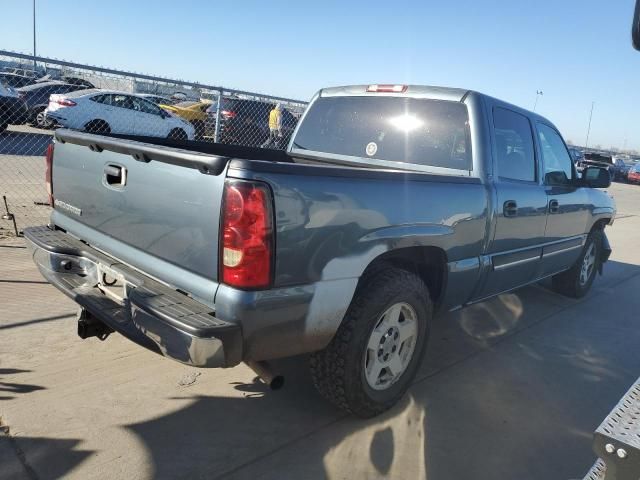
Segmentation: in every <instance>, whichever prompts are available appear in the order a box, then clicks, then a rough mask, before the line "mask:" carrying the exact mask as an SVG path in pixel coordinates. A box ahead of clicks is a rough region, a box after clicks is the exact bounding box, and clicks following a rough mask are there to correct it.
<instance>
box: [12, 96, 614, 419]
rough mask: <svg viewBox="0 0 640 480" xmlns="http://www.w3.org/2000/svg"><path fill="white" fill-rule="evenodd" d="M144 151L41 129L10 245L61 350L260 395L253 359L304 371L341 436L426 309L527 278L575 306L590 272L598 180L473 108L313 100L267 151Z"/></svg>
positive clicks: (501, 114) (534, 130)
mask: <svg viewBox="0 0 640 480" xmlns="http://www.w3.org/2000/svg"><path fill="white" fill-rule="evenodd" d="M145 142H146V143H139V142H135V141H132V140H130V139H117V138H105V137H103V136H100V135H91V134H87V133H84V132H76V131H70V130H58V131H57V132H56V143H55V147H52V148H51V149H50V150H49V152H48V155H47V165H48V168H47V172H48V177H47V184H48V188H49V191H50V192H52V194H53V197H55V199H54V200H53V201H52V202H53V205H54V209H53V213H52V215H51V219H50V223H49V226H42V227H35V228H27V229H25V237H26V238H27V243H28V244H29V247H30V249H31V251H32V256H33V259H34V261H35V262H36V264H37V265H38V268H39V269H40V271H41V272H42V274H43V275H44V277H45V278H46V279H47V280H48V281H49V282H51V283H52V284H53V285H54V286H56V287H57V288H59V289H60V290H61V291H62V292H63V293H65V294H66V295H68V296H69V297H71V298H72V299H73V300H74V301H76V302H77V303H78V304H79V305H80V306H81V308H82V310H81V313H80V315H79V322H78V333H79V334H80V336H81V337H82V338H87V337H91V336H98V337H99V338H101V339H104V338H106V337H107V336H108V335H109V334H110V333H112V332H114V331H115V332H119V333H121V334H122V335H124V336H125V337H128V338H129V339H131V340H133V341H134V342H136V343H137V344H139V345H141V346H143V347H146V348H149V349H150V350H152V351H155V352H157V353H159V354H161V355H164V356H166V357H169V358H172V359H175V360H177V361H179V362H183V363H185V364H188V365H191V366H195V367H231V366H233V365H236V364H238V363H239V362H241V361H243V360H244V361H245V362H247V363H248V364H249V366H251V367H252V368H253V369H254V370H255V371H256V372H257V373H258V374H259V375H260V376H261V378H262V379H263V380H265V381H266V382H268V383H270V384H271V385H272V386H277V384H279V383H281V382H280V381H281V379H280V378H279V377H278V376H276V375H275V373H277V372H275V371H274V370H273V367H272V366H270V365H269V363H268V362H267V361H268V360H271V359H274V358H279V357H287V356H292V355H298V354H303V353H311V356H310V367H311V376H312V378H313V382H314V383H315V385H316V387H317V388H318V389H319V391H320V392H321V393H322V394H323V395H324V396H325V397H326V398H327V399H329V400H330V401H332V402H334V403H335V404H336V405H337V406H339V407H340V408H343V409H346V410H347V411H349V412H352V413H354V414H357V415H360V416H363V417H370V416H373V415H376V414H379V413H381V412H382V411H384V410H386V409H388V408H390V407H391V406H392V405H393V404H394V403H395V402H397V401H398V400H399V398H400V397H401V396H402V395H403V394H404V392H406V390H407V389H408V388H409V386H410V385H411V383H412V381H413V379H414V377H415V375H416V372H417V371H418V369H419V367H420V364H421V362H422V359H423V357H424V353H425V350H426V345H427V339H428V337H429V331H430V329H431V327H432V322H433V316H434V312H435V311H437V310H442V311H447V310H451V309H458V308H460V307H463V306H466V305H469V304H472V303H475V302H479V301H482V300H484V299H487V298H489V297H492V296H494V295H498V294H500V293H502V292H505V291H509V290H512V289H515V288H518V287H521V286H523V285H526V284H529V283H533V282H537V281H539V280H540V279H542V278H545V277H552V285H553V288H554V289H555V290H557V291H558V292H561V293H562V294H565V295H568V296H572V297H582V296H583V295H585V294H586V293H587V292H588V291H589V289H590V287H591V285H592V283H593V281H594V279H595V277H596V274H597V272H598V271H599V272H600V273H602V265H603V263H604V262H605V261H606V260H607V259H608V257H609V254H610V253H611V249H610V247H609V244H608V242H607V237H606V234H605V231H604V230H605V227H606V226H607V225H610V224H611V223H612V222H613V220H614V218H615V213H616V208H615V204H614V201H613V199H612V198H611V197H610V196H609V195H608V194H607V192H604V191H601V190H598V188H605V187H607V186H609V185H610V183H611V179H610V177H609V174H608V173H607V172H606V171H605V170H604V169H601V168H594V167H586V168H585V170H584V173H583V175H582V178H580V177H578V176H577V174H576V171H575V168H574V165H573V162H572V161H571V156H570V155H569V152H568V150H567V147H566V145H565V143H564V141H563V139H562V136H561V135H560V133H559V132H558V130H557V129H556V127H555V126H554V125H553V123H551V122H550V121H549V120H547V119H545V118H544V117H542V116H540V115H537V114H536V113H532V112H529V111H526V110H524V109H521V108H519V107H516V106H514V105H510V104H508V103H505V102H502V101H500V100H497V99H495V98H492V97H489V96H486V95H483V94H480V93H477V92H473V91H468V90H462V89H452V88H434V87H423V86H408V85H356V86H349V87H337V88H328V89H324V90H321V91H320V92H319V93H318V94H317V95H316V96H315V97H314V99H313V100H312V102H311V104H310V106H309V107H308V109H307V111H306V113H305V116H304V117H303V119H302V120H301V124H300V125H299V127H298V129H297V133H296V135H295V138H294V139H293V140H292V142H291V143H290V147H289V150H288V151H287V152H284V151H278V150H269V149H261V148H250V147H238V146H231V145H220V144H217V143H211V144H207V143H202V142H199V143H194V144H187V145H186V146H184V148H181V149H176V148H172V142H171V141H170V140H166V139H158V140H154V139H150V140H148V141H147V140H145ZM189 150H191V151H189ZM535 152H537V154H536V153H535ZM550 187H553V188H550ZM276 381H277V384H276Z"/></svg>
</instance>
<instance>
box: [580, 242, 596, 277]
mask: <svg viewBox="0 0 640 480" xmlns="http://www.w3.org/2000/svg"><path fill="white" fill-rule="evenodd" d="M595 265H596V246H595V244H594V243H591V245H589V248H588V249H587V253H586V254H585V256H584V259H583V260H582V267H581V268H580V285H581V286H584V285H586V284H587V282H588V281H589V278H590V277H591V275H592V273H593V270H594V269H595Z"/></svg>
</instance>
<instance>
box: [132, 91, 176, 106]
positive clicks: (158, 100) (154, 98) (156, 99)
mask: <svg viewBox="0 0 640 480" xmlns="http://www.w3.org/2000/svg"><path fill="white" fill-rule="evenodd" d="M136 95H137V96H138V97H142V98H146V99H147V100H149V101H150V102H153V103H155V104H156V105H158V106H162V105H173V104H174V103H176V101H175V100H174V99H172V98H171V97H165V96H162V95H157V94H155V93H136Z"/></svg>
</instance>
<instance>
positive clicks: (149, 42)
mask: <svg viewBox="0 0 640 480" xmlns="http://www.w3.org/2000/svg"><path fill="white" fill-rule="evenodd" d="M79 3H82V7H79V6H78V5H79ZM633 3H634V2H633V0H615V1H602V0H555V1H553V0H537V1H529V2H525V1H520V0H501V1H498V0H495V1H491V0H487V1H482V0H475V1H466V0H465V1H457V0H450V1H447V2H441V1H438V2H436V1H429V0H422V1H419V0H413V1H402V0H394V1H388V0H387V1H377V0H369V1H359V0H358V1H334V0H325V1H323V2H306V1H282V0H268V1H264V0H263V1H254V0H235V1H228V0H218V1H206V0H182V1H175V0H174V1H168V0H156V1H150V0H137V1H131V0H128V1H125V0H110V1H108V2H105V1H95V0H94V1H85V2H78V1H77V0H37V5H38V28H37V32H38V53H39V54H41V55H43V56H51V57H56V58H64V59H67V60H73V61H78V62H87V63H92V64H95V65H104V66H109V67H113V68H122V69H126V70H133V71H138V72H144V73H151V74H158V75H164V76H169V77H176V78H180V79H185V80H193V81H200V82H203V83H209V84H217V85H224V86H227V87H230V88H238V89H244V90H250V91H259V92H265V93H271V94H274V95H280V96H285V97H291V98H299V99H308V98H309V97H311V95H312V94H313V93H314V92H315V91H316V90H318V89H319V88H322V87H324V86H332V85H341V84H350V83H416V84H429V85H444V86H457V87H464V88H471V89H476V90H480V91H482V92H485V93H488V94H490V95H493V96H496V97H499V98H501V99H503V100H507V101H510V102H512V103H515V104H518V105H520V106H523V107H525V108H529V109H531V108H533V104H534V101H535V96H536V90H538V89H540V90H542V91H543V92H544V96H542V97H541V99H540V101H539V102H538V108H537V111H538V112H540V113H541V114H542V115H545V116H546V117H548V118H549V119H550V120H552V121H553V122H554V123H556V125H557V126H558V127H559V128H560V130H561V131H562V132H563V135H564V136H565V138H566V139H568V140H571V141H573V142H575V143H578V144H584V141H585V137H586V131H587V123H588V119H589V109H590V108H591V102H592V101H595V109H594V115H593V122H592V127H591V136H590V140H589V144H590V145H596V144H600V145H602V146H603V147H609V146H617V147H619V148H622V147H623V145H624V143H625V139H626V145H627V147H628V148H634V149H638V150H640V121H639V120H640V118H639V117H640V82H639V80H640V52H635V51H634V50H633V49H632V48H631V43H630V33H629V32H630V27H631V17H632V14H633ZM0 11H1V12H2V17H3V20H2V28H1V29H0V48H2V49H9V50H16V51H21V52H30V51H31V49H32V30H31V1H30V0H1V2H0Z"/></svg>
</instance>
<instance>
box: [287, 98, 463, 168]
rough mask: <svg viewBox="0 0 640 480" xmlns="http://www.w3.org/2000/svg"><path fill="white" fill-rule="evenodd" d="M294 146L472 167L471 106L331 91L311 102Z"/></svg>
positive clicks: (361, 155) (388, 159)
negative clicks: (334, 92)
mask: <svg viewBox="0 0 640 480" xmlns="http://www.w3.org/2000/svg"><path fill="white" fill-rule="evenodd" d="M294 148H299V149H302V150H309V151H313V152H325V153H331V154H338V155H345V156H348V157H360V158H371V159H376V160H387V161H394V162H403V163H410V164H418V165H426V166H432V167H444V168H452V169H459V170H471V144H470V136H469V117H468V113H467V107H466V106H465V105H464V104H462V103H459V102H451V101H442V100H426V99H415V98H404V97H373V96H365V97H327V98H319V99H318V100H317V101H316V102H315V103H314V104H313V105H312V106H311V107H310V110H309V112H308V113H307V116H306V117H305V119H304V121H303V122H302V124H301V126H300V130H299V131H298V134H297V136H296V138H295V142H294Z"/></svg>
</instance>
